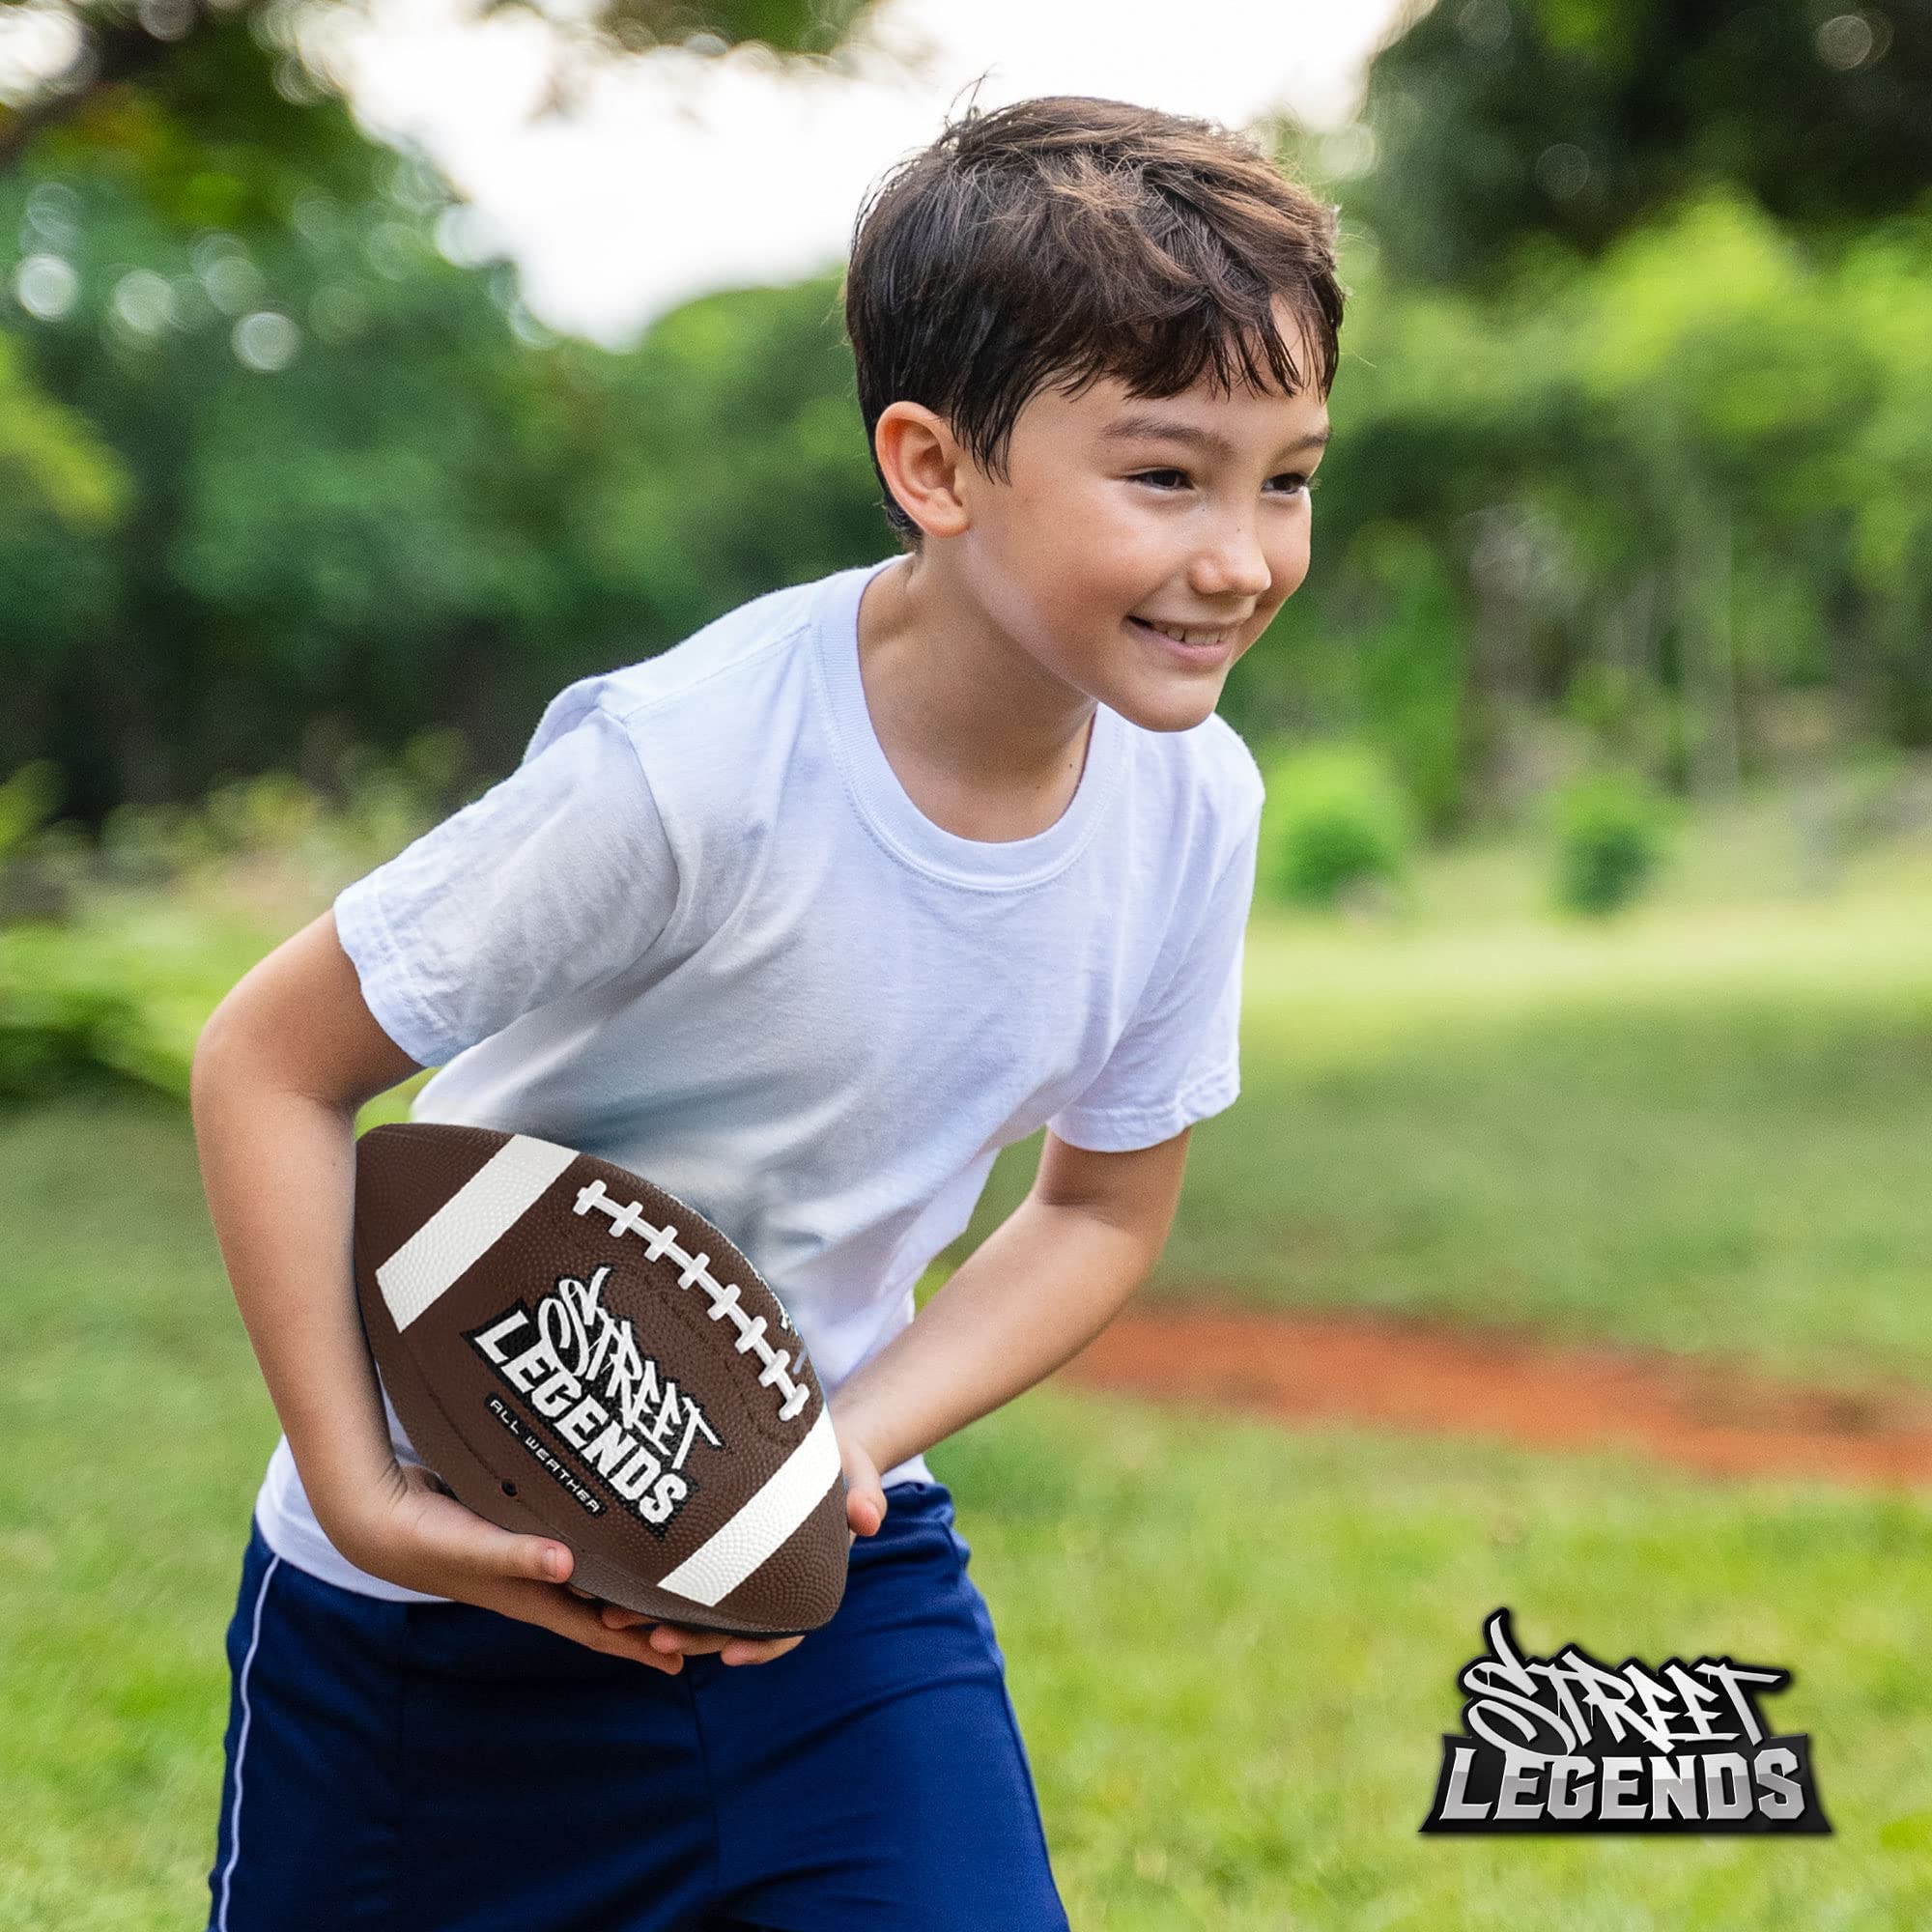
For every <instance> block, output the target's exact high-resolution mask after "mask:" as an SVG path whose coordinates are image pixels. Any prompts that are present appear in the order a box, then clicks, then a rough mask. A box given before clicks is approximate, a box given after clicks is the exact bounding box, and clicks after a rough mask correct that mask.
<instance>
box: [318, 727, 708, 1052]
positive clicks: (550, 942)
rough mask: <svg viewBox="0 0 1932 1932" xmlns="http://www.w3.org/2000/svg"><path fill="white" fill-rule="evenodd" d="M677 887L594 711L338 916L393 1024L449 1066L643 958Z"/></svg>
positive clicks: (615, 736)
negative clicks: (529, 1016) (533, 1013)
mask: <svg viewBox="0 0 1932 1932" xmlns="http://www.w3.org/2000/svg"><path fill="white" fill-rule="evenodd" d="M677 883H678V882H677V866H676V861H675V859H674V857H673V855H672V853H671V849H670V845H669V841H668V838H666V835H665V830H664V824H663V821H662V820H661V819H660V817H659V816H658V810H657V805H656V802H655V800H654V798H653V796H652V793H651V788H650V784H649V781H648V780H647V779H646V778H645V775H644V771H643V767H642V765H641V764H640V763H639V758H638V753H637V750H636V747H635V746H634V745H633V744H632V742H631V739H630V736H629V734H628V733H627V732H626V731H625V729H624V727H623V725H621V724H620V723H618V721H617V720H616V719H614V718H612V717H611V716H610V714H609V713H607V712H605V711H603V710H602V709H591V710H589V711H587V712H585V713H584V715H583V716H582V718H581V719H579V720H578V721H577V722H575V723H574V724H572V725H570V726H569V728H568V729H566V730H564V731H562V732H560V733H558V734H557V735H555V736H554V737H552V738H551V739H550V741H549V743H548V744H546V745H545V747H544V749H543V750H542V751H540V752H537V753H535V754H534V755H530V754H528V753H526V758H525V762H524V763H523V764H521V765H519V766H518V768H517V769H516V770H515V771H514V772H512V773H511V774H510V776H509V777H508V778H506V779H504V780H502V781H500V782H499V783H497V784H496V785H493V786H492V787H491V788H490V790H488V791H487V792H485V793H484V794H483V796H482V797H481V798H479V799H477V800H475V801H474V802H473V803H472V804H469V805H467V806H465V807H464V808H463V810H460V811H457V812H454V813H452V814H451V816H449V817H448V818H446V819H444V820H443V821H442V822H441V824H440V825H437V826H434V827H433V828H432V829H431V830H430V831H428V832H426V833H424V834H423V836H422V837H421V838H418V839H416V840H415V841H414V843H413V844H411V845H408V846H406V847H405V848H404V849H403V850H402V851H401V852H399V853H398V854H397V855H396V856H395V857H394V858H393V859H391V860H389V861H387V862H386V863H385V864H384V865H381V866H378V867H376V869H375V870H374V871H372V872H369V873H366V874H365V875H364V876H363V877H361V878H359V879H357V880H355V882H354V883H353V884H351V885H348V886H345V887H344V888H343V889H342V891H341V892H340V893H338V894H337V895H336V898H335V927H336V934H337V937H338V938H339V939H340V941H341V944H342V949H343V951H344V952H347V953H348V955H349V957H350V958H351V960H353V961H354V963H355V971H356V976H357V978H358V979H359V980H360V981H361V985H362V998H363V1000H364V1002H365V1003H366V1004H367V1006H368V1008H369V1010H370V1011H371V1012H372V1013H373V1014H374V1015H375V1016H376V1019H377V1022H378V1023H379V1024H380V1025H381V1027H382V1028H383V1031H384V1033H386V1034H387V1035H388V1036H389V1037H390V1038H391V1039H393V1040H394V1041H395V1043H396V1044H397V1045H398V1046H399V1047H401V1048H402V1050H403V1051H404V1052H405V1053H407V1054H408V1055H409V1056H410V1058H411V1059H412V1060H413V1061H415V1062H416V1063H417V1064H418V1065H423V1066H441V1065H446V1064H447V1063H448V1062H449V1061H451V1060H453V1059H454V1058H455V1057H456V1056H457V1055H458V1054H459V1053H461V1052H463V1051H464V1050H465V1048H467V1047H469V1046H473V1045H474V1044H475V1043H476V1042H477V1041H478V1040H481V1039H487V1038H488V1037H490V1036H491V1035H492V1034H495V1033H499V1032H500V1031H501V1030H502V1029H503V1028H504V1027H506V1026H508V1025H509V1024H510V1022H511V1021H512V1020H515V1019H518V1018H520V1017H521V1016H522V1015H523V1014H525V1013H526V1012H529V1011H530V1010H532V1009H535V1008H537V1007H540V1006H545V1005H548V1004H549V1003H550V1002H552V1001H554V1000H557V999H561V998H563V997H565V996H566V995H568V994H571V993H578V992H583V991H587V990H589V989H590V988H593V987H596V986H599V985H601V984H603V983H604V981H605V980H610V979H611V978H613V977H614V976H615V975H617V974H618V973H620V972H622V971H623V970H624V969H625V968H626V967H628V966H630V965H633V964H635V963H636V962H637V961H638V960H639V958H641V957H642V955H643V954H644V953H645V952H647V951H648V950H649V949H650V947H651V946H652V944H653V943H654V942H655V941H656V940H657V939H658V938H659V936H660V935H661V934H662V933H663V931H664V929H665V927H666V926H667V925H668V923H669V921H670V916H671V912H672V909H673V908H674V906H675V904H676V901H677Z"/></svg>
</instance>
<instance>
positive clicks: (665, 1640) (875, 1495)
mask: <svg viewBox="0 0 1932 1932" xmlns="http://www.w3.org/2000/svg"><path fill="white" fill-rule="evenodd" d="M832 1433H833V1434H834V1435H836V1436H837V1437H838V1461H839V1463H840V1465H841V1466H842V1467H843V1469H844V1471H845V1521H846V1525H847V1527H846V1536H845V1547H846V1548H848V1549H849V1548H851V1547H852V1544H853V1542H854V1541H855V1540H856V1539H857V1538H859V1537H861V1536H874V1535H876V1534H877V1533H878V1528H879V1525H880V1524H881V1523H882V1522H884V1521H885V1520H886V1492H885V1488H884V1486H883V1485H882V1484H881V1483H880V1481H879V1468H878V1464H877V1463H875V1462H874V1461H873V1460H872V1452H871V1451H870V1450H869V1449H867V1447H866V1445H865V1444H864V1443H863V1442H862V1441H860V1439H859V1438H858V1436H857V1435H853V1434H852V1432H851V1431H850V1430H849V1429H846V1428H843V1427H841V1426H840V1424H839V1421H838V1416H837V1415H834V1416H833V1418H832ZM602 1614H603V1618H604V1625H605V1628H606V1629H607V1630H630V1629H632V1628H633V1627H634V1626H635V1625H638V1624H647V1623H649V1622H650V1621H651V1619H650V1618H649V1617H647V1616H645V1615H643V1614H642V1612H640V1611H638V1610H627V1609H623V1608H621V1607H620V1606H619V1605H616V1604H606V1605H604V1609H603V1612H602ZM808 1634H809V1633H805V1632H801V1633H800V1634H799V1635H797V1636H731V1635H728V1634H726V1633H725V1632H724V1631H697V1630H687V1629H685V1627H684V1626H683V1625H682V1624H659V1625H658V1627H657V1628H656V1629H655V1630H654V1631H652V1632H651V1634H650V1645H651V1648H652V1649H653V1650H661V1651H663V1652H665V1653H666V1654H667V1655H668V1654H669V1653H670V1652H672V1651H682V1652H683V1653H684V1654H685V1655H686V1656H687V1657H696V1656H697V1655H698V1654H699V1653H700V1652H702V1651H707V1650H715V1651H718V1652H719V1653H720V1654H721V1655H720V1661H721V1662H725V1663H769V1662H771V1661H772V1659H773V1658H775V1657H782V1656H783V1655H784V1654H785V1652H786V1651H788V1650H794V1649H796V1648H797V1647H798V1645H800V1644H801V1643H803V1642H804V1641H805V1639H806V1636H807V1635H808Z"/></svg>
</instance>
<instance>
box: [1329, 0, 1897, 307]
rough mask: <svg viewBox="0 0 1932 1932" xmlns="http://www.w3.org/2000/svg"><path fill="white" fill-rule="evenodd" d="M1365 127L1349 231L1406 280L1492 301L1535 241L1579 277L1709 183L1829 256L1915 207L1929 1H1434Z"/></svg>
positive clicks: (1410, 32)
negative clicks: (1570, 253) (1828, 247)
mask: <svg viewBox="0 0 1932 1932" xmlns="http://www.w3.org/2000/svg"><path fill="white" fill-rule="evenodd" d="M1411 17H1413V16H1411ZM1363 119H1364V121H1365V122H1366V123H1367V125H1368V126H1369V127H1370V128H1372V129H1373V131H1374V140H1375V151H1374V160H1373V163H1372V165H1371V166H1370V167H1369V169H1368V170H1367V172H1366V173H1364V174H1363V175H1362V176H1361V178H1360V179H1358V180H1356V181H1353V182H1352V183H1351V184H1350V198H1349V199H1350V208H1349V213H1350V219H1351V221H1359V222H1365V223H1366V224H1367V225H1368V227H1369V228H1370V229H1371V230H1372V231H1373V232H1374V235H1375V237H1376V240H1377V241H1378V245H1379V246H1380V247H1381V249H1382V250H1383V251H1384V254H1385V256H1386V259H1387V262H1388V266H1389V268H1390V269H1391V270H1392V271H1393V272H1394V273H1395V274H1397V275H1398V276H1399V277H1401V278H1403V279H1417V280H1424V281H1435V282H1446V281H1456V282H1480V281H1485V280H1489V279H1492V278H1493V277H1494V276H1495V275H1496V274H1498V273H1500V272H1502V271H1504V270H1506V269H1507V267H1508V266H1509V264H1510V261H1511V258H1512V257H1513V255H1514V254H1515V252H1516V250H1517V249H1518V247H1519V245H1520V244H1521V243H1522V242H1523V241H1526V240H1530V239H1533V238H1542V239H1546V240H1548V241H1554V242H1556V243H1559V244H1561V245H1562V246H1564V247H1565V248H1568V249H1572V250H1575V251H1577V252H1579V253H1581V254H1584V255H1587V256H1592V257H1594V256H1595V255H1597V254H1598V253H1600V252H1601V251H1602V250H1603V249H1604V248H1605V246H1606V245H1607V244H1608V243H1610V242H1611V241H1614V240H1615V239H1616V238H1617V237H1618V236H1620V235H1622V234H1624V233H1626V232H1627V231H1629V230H1631V229H1632V228H1634V227H1635V226H1637V225H1638V224H1639V223H1641V222H1643V221H1644V220H1645V219H1647V218H1648V217H1650V216H1652V215H1654V214H1657V213H1661V212H1662V211H1664V210H1666V209H1668V208H1670V207H1671V206H1673V205H1674V204H1675V203H1677V202H1678V201H1679V200H1680V199H1682V198H1684V197H1686V196H1687V195H1690V194H1691V193H1693V192H1695V191H1698V190H1701V189H1704V188H1708V187H1711V186H1714V185H1719V184H1724V183H1729V184H1733V185H1736V186H1738V187H1740V188H1742V189H1744V190H1745V191H1747V193H1749V194H1750V195H1752V196H1753V197H1755V199H1756V200H1757V201H1758V202H1759V203H1760V204H1761V205H1762V207H1763V208H1764V209H1765V210H1766V212H1767V213H1770V214H1771V215H1773V216H1774V217H1775V218H1776V219H1777V220H1778V221H1780V222H1783V223H1785V224H1787V225H1789V226H1791V227H1794V228H1799V229H1804V230H1807V231H1817V232H1819V233H1828V234H1836V235H1839V236H1843V235H1845V234H1848V233H1849V232H1850V231H1852V230H1854V229H1856V227H1857V226H1858V225H1860V224H1861V223H1863V222H1867V221H1869V220H1871V219H1873V218H1875V217H1880V216H1884V215H1888V214H1891V213H1897V212H1900V211H1902V210H1907V209H1911V208H1913V207H1919V208H1924V207H1925V206H1926V205H1927V204H1926V199H1925V198H1926V195H1927V190H1928V188H1932V0H1877V4H1870V5H1861V6H1853V5H1850V4H1848V3H1847V0H1776V4H1763V0H1441V4H1440V5H1437V6H1435V7H1433V8H1432V9H1430V11H1428V12H1426V13H1423V14H1420V16H1419V17H1414V18H1413V24H1412V25H1410V26H1409V27H1408V29H1407V31H1406V32H1405V33H1403V34H1402V35H1401V36H1400V38H1398V39H1396V40H1395V41H1394V42H1393V43H1391V44H1389V45H1387V46H1386V47H1385V48H1384V49H1383V50H1382V51H1381V52H1380V53H1379V54H1378V56H1377V58H1376V61H1375V64H1374V66H1373V68H1372V70H1371V72H1370V80H1369V88H1368V95H1367V99H1366V102H1365V105H1364V108H1363Z"/></svg>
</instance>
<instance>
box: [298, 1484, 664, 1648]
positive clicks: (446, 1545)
mask: <svg viewBox="0 0 1932 1932" xmlns="http://www.w3.org/2000/svg"><path fill="white" fill-rule="evenodd" d="M310 1502H311V1506H312V1505H313V1502H314V1498H313V1497H311V1498H310ZM332 1516H333V1519H334V1520H331V1521H330V1522H327V1523H325V1524H324V1525H323V1527H324V1528H325V1529H326V1530H327V1534H328V1538H329V1541H330V1542H331V1543H333V1544H334V1545H335V1547H336V1548H337V1549H339V1550H340V1551H341V1552H342V1554H343V1555H344V1556H346V1557H347V1558H348V1559H349V1561H350V1562H352V1563H353V1564H355V1567H356V1568H357V1569H358V1570H366V1571H367V1572H368V1573H369V1574H370V1576H372V1577H382V1578H383V1579H384V1581H385V1582H389V1583H399V1584H401V1585H402V1587H403V1588H404V1589H406V1590H422V1591H426V1592H427V1593H429V1594H430V1595H431V1596H437V1597H449V1598H452V1599H454V1600H455V1601H456V1602H457V1603H461V1604H475V1605H480V1606H481V1607H482V1608H483V1609H486V1610H498V1611H500V1612H501V1613H502V1614H503V1615H504V1616H506V1617H517V1618H520V1619H521V1620H522V1621H523V1622H525V1623H531V1624H541V1625H542V1626H543V1627H544V1629H546V1630H551V1631H554V1632H555V1633H556V1634H558V1635H559V1636H567V1637H570V1638H572V1639H574V1640H575V1641H576V1642H578V1643H582V1644H587V1645H588V1646H589V1647H590V1648H591V1649H592V1650H601V1651H606V1652H608V1653H609V1654H610V1655H611V1656H612V1657H628V1658H633V1659H635V1660H636V1661H637V1662H639V1663H648V1664H650V1665H652V1666H653V1667H654V1668H656V1669H659V1670H662V1671H665V1672H666V1673H667V1674H668V1675H669V1676H672V1677H675V1676H676V1675H677V1674H678V1672H679V1671H681V1670H682V1669H683V1668H684V1658H683V1656H682V1654H681V1653H679V1652H675V1651H673V1652H671V1653H670V1654H669V1655H666V1654H665V1653H663V1652H661V1651H656V1650H653V1649H652V1648H651V1647H650V1643H649V1638H650V1634H651V1632H652V1631H653V1630H654V1629H655V1628H656V1625H655V1624H642V1625H639V1626H637V1627H635V1628H632V1629H628V1630H611V1628H610V1627H609V1626H608V1625H607V1624H606V1623H605V1622H604V1620H603V1617H602V1615H601V1613H600V1612H601V1608H602V1605H600V1604H598V1603H597V1602H596V1601H594V1600H593V1599H591V1598H588V1597H580V1596H579V1595H577V1593H576V1592H575V1591H573V1590H570V1589H566V1588H565V1587H564V1586H565V1583H566V1581H567V1580H568V1578H569V1576H570V1571H571V1566H572V1557H571V1553H570V1550H569V1548H568V1547H567V1546H566V1545H565V1544H563V1543H561V1542H559V1541H558V1540H557V1539H556V1538H554V1537H546V1536H519V1535H518V1534H517V1533H516V1532H515V1531H513V1530H507V1529H500V1528H498V1527H497V1524H496V1523H494V1522H488V1521H486V1520H484V1519H483V1518H482V1517H480V1516H478V1515H477V1514H476V1513H475V1512H474V1511H473V1510H470V1509H466V1508H465V1507H464V1505H463V1504H462V1503H460V1502H458V1501H457V1500H456V1498H455V1497H454V1496H453V1495H451V1494H450V1492H448V1491H447V1490H446V1489H444V1488H443V1487H442V1484H441V1481H440V1478H439V1477H436V1476H434V1475H432V1474H431V1473H430V1472H429V1470H427V1469H425V1468H423V1467H422V1466H421V1465H420V1464H418V1463H396V1462H393V1461H392V1462H391V1463H390V1465H389V1474H388V1478H387V1480H385V1481H384V1482H383V1483H381V1484H379V1485H378V1487H377V1490H376V1492H374V1493H373V1494H370V1495H365V1496H363V1497H361V1498H359V1499H358V1502H357V1505H356V1507H355V1509H354V1510H353V1512H352V1513H351V1517H350V1520H347V1521H344V1520H342V1518H341V1515H340V1513H339V1512H335V1513H332ZM552 1557H554V1558H555V1560H556V1561H557V1562H558V1563H559V1565H560V1566H561V1567H560V1568H559V1569H557V1570H551V1569H549V1568H547V1567H546V1563H547V1559H549V1558H552Z"/></svg>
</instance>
